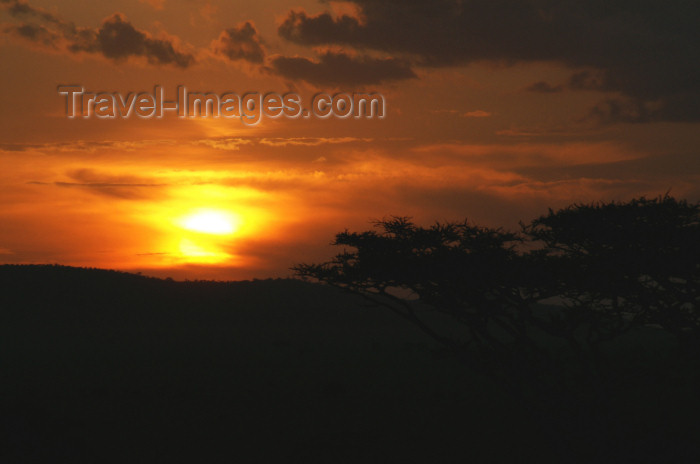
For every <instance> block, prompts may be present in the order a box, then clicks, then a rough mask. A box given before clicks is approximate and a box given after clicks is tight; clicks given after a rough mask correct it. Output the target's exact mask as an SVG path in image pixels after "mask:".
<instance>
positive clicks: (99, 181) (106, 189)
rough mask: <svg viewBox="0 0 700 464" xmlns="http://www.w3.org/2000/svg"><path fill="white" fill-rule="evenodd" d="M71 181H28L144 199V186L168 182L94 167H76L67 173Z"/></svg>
mask: <svg viewBox="0 0 700 464" xmlns="http://www.w3.org/2000/svg"><path fill="white" fill-rule="evenodd" d="M67 176H68V177H69V178H70V179H71V182H65V181H56V182H36V181H33V182H28V183H29V184H31V185H53V186H56V187H66V188H82V189H87V190H89V191H91V192H93V193H96V194H99V195H105V196H108V197H116V198H121V199H126V200H134V199H142V198H145V197H146V195H145V194H144V192H143V190H142V189H143V188H153V187H164V186H167V184H162V183H155V182H152V181H150V180H148V179H143V178H140V177H135V176H114V175H109V174H102V173H100V172H97V171H94V170H92V169H76V170H73V171H70V172H68V173H67Z"/></svg>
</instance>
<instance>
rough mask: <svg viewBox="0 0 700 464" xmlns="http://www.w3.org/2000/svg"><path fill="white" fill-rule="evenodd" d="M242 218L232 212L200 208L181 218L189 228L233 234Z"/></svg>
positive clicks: (198, 230)
mask: <svg viewBox="0 0 700 464" xmlns="http://www.w3.org/2000/svg"><path fill="white" fill-rule="evenodd" d="M239 224H240V219H239V218H237V217H236V216H234V215H233V214H231V213H228V212H225V211H216V210H206V209H204V210H200V211H197V212H195V213H192V214H189V215H187V216H185V217H184V218H182V219H181V220H180V225H181V226H182V227H183V228H184V229H187V230H191V231H194V232H202V233H204V234H212V235H232V234H233V233H234V232H236V230H238V227H239Z"/></svg>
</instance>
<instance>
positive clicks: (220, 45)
mask: <svg viewBox="0 0 700 464" xmlns="http://www.w3.org/2000/svg"><path fill="white" fill-rule="evenodd" d="M211 48H212V50H213V51H214V53H217V54H220V55H224V56H226V57H227V58H228V59H229V60H232V61H235V60H245V61H250V62H251V63H262V62H263V60H264V59H265V50H264V49H263V46H262V41H261V39H260V37H259V36H258V31H257V30H256V29H255V26H254V25H253V24H252V23H251V22H250V21H246V22H245V23H242V24H240V25H238V26H236V27H232V28H230V29H226V30H225V31H223V32H222V33H221V35H220V36H219V38H218V39H216V40H215V41H214V42H212V44H211Z"/></svg>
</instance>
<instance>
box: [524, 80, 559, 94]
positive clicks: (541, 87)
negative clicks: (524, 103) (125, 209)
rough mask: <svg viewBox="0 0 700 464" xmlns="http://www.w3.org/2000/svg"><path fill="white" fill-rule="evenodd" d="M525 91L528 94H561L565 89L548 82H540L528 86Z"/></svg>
mask: <svg viewBox="0 0 700 464" xmlns="http://www.w3.org/2000/svg"><path fill="white" fill-rule="evenodd" d="M525 90H527V91H528V92H536V93H557V92H561V91H562V90H564V87H562V86H561V85H552V84H550V83H548V82H544V81H540V82H535V83H534V84H531V85H528V86H527V87H526V88H525Z"/></svg>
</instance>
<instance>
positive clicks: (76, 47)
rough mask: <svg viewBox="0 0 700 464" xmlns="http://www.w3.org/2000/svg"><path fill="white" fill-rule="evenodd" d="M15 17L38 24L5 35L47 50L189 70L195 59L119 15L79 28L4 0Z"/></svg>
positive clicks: (13, 28)
mask: <svg viewBox="0 0 700 464" xmlns="http://www.w3.org/2000/svg"><path fill="white" fill-rule="evenodd" d="M0 4H2V5H3V7H4V8H5V9H6V10H7V11H8V12H9V13H10V15H12V16H13V17H16V18H19V19H22V20H25V21H27V20H30V21H34V22H30V21H28V22H23V23H20V24H10V25H7V26H6V27H5V28H4V32H6V33H11V34H13V35H16V36H19V37H21V38H23V39H25V40H28V41H30V42H32V43H35V44H37V45H41V46H44V47H49V48H54V49H63V50H66V51H68V52H70V53H80V52H85V53H95V54H100V55H102V56H104V57H105V58H108V59H112V60H115V61H118V60H123V59H126V58H129V57H132V56H134V57H143V58H145V59H146V60H147V61H148V62H149V63H151V64H167V65H174V66H178V67H181V68H187V67H189V66H190V65H192V64H193V63H194V61H195V59H194V56H193V55H192V54H191V53H189V52H186V51H183V50H181V49H179V48H180V47H179V46H178V45H177V44H176V41H175V39H173V38H154V37H152V36H151V35H150V34H149V33H148V32H145V31H141V30H139V29H136V28H135V27H134V26H133V25H132V24H131V23H130V22H129V21H128V19H127V18H126V17H125V16H124V15H122V14H120V13H115V14H113V15H112V16H110V17H108V18H106V19H105V20H104V21H103V22H102V25H101V26H100V27H99V28H97V29H92V28H86V27H78V26H76V25H75V24H74V23H72V22H70V21H66V20H63V19H61V18H60V17H58V16H55V15H53V14H51V13H49V12H47V11H45V10H43V9H40V8H35V7H32V6H30V5H29V4H28V3H24V2H20V1H17V0H0Z"/></svg>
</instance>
